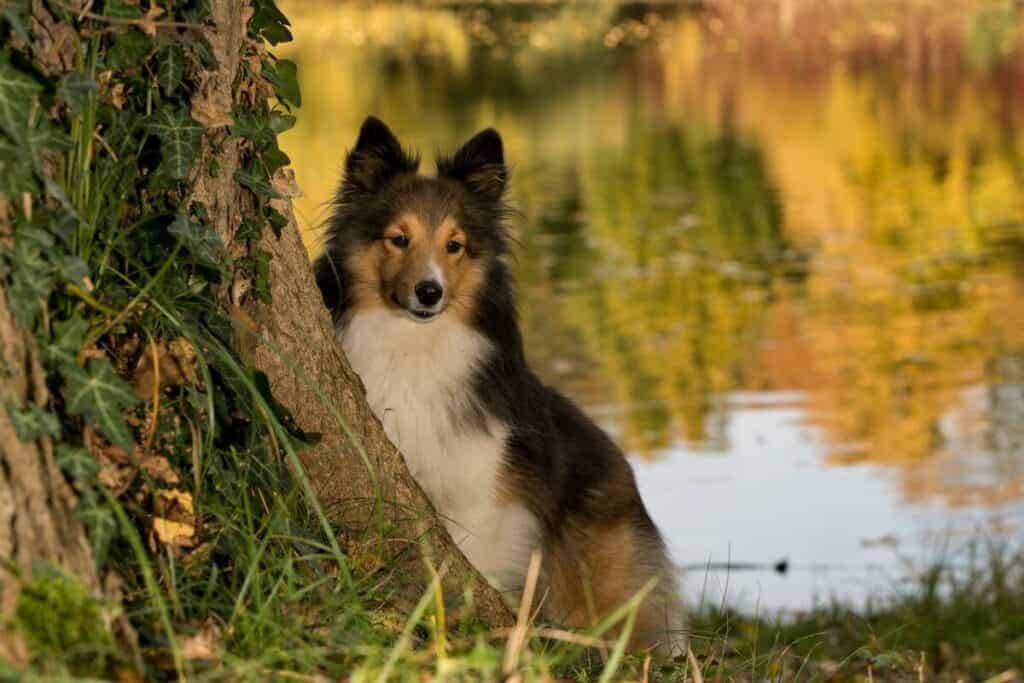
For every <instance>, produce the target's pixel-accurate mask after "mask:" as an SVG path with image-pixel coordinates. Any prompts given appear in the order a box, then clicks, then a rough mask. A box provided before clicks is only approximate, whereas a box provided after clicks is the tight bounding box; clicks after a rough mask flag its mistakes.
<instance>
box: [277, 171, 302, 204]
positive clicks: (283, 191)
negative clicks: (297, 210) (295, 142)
mask: <svg viewBox="0 0 1024 683" xmlns="http://www.w3.org/2000/svg"><path fill="white" fill-rule="evenodd" d="M270 182H271V184H272V185H273V186H274V189H275V190H277V193H278V194H280V195H281V196H282V197H288V198H295V197H301V196H302V190H301V189H299V184H298V183H297V182H295V171H293V170H292V169H290V168H279V169H277V171H276V172H275V173H274V177H273V179H271V181H270Z"/></svg>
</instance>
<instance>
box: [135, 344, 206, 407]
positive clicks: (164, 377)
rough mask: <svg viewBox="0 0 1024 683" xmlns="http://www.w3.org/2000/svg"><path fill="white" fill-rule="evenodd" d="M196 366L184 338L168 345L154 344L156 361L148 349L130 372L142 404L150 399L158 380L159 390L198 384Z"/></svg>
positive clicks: (193, 353) (192, 353)
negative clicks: (187, 383) (142, 401)
mask: <svg viewBox="0 0 1024 683" xmlns="http://www.w3.org/2000/svg"><path fill="white" fill-rule="evenodd" d="M196 362H197V361H196V351H195V348H193V346H192V344H191V343H190V342H189V341H188V340H187V339H184V338H179V339H175V340H174V341H172V342H171V343H170V344H167V343H165V342H162V341H161V342H157V343H156V357H155V358H154V354H153V347H152V346H147V347H146V350H145V351H143V352H142V354H141V355H140V356H139V360H138V362H137V363H136V364H135V370H134V371H132V386H133V387H134V389H135V394H136V395H137V396H138V397H139V398H141V399H143V400H149V399H152V398H153V390H154V389H155V388H156V383H157V380H159V382H160V387H161V388H167V387H176V386H179V385H181V384H184V383H186V382H189V383H192V384H196V383H198V381H199V375H198V373H197V372H196Z"/></svg>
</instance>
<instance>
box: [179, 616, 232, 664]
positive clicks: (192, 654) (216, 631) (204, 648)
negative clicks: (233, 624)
mask: <svg viewBox="0 0 1024 683" xmlns="http://www.w3.org/2000/svg"><path fill="white" fill-rule="evenodd" d="M221 641H222V638H221V630H220V627H219V626H218V625H217V624H216V623H214V622H213V621H212V620H210V619H207V620H206V622H205V623H204V624H203V626H202V628H200V629H199V632H198V633H196V634H195V635H194V636H189V637H188V638H186V639H185V640H184V642H182V644H181V656H182V657H184V658H185V659H215V658H216V657H217V656H218V652H219V651H220V649H221Z"/></svg>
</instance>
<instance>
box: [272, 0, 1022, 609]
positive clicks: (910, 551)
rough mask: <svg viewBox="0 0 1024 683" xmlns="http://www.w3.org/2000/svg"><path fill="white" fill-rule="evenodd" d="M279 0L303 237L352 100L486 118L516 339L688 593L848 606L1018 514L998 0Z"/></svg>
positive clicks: (1012, 227)
mask: <svg viewBox="0 0 1024 683" xmlns="http://www.w3.org/2000/svg"><path fill="white" fill-rule="evenodd" d="M285 4H286V8H285V9H286V11H287V13H288V14H289V16H290V17H292V19H293V22H294V32H295V35H296V42H295V43H293V44H292V45H291V46H290V47H286V48H285V49H283V50H281V51H280V52H281V54H282V55H283V56H286V57H288V58H290V59H293V60H295V61H296V62H297V63H298V65H299V73H300V78H301V80H302V87H303V100H304V106H303V108H302V109H301V110H300V111H299V123H298V126H297V127H296V128H295V130H293V131H291V132H289V133H288V134H286V136H285V138H284V141H283V144H284V147H285V149H286V151H287V152H288V153H289V154H290V155H291V157H292V159H293V162H294V168H295V170H296V173H297V178H298V181H299V184H300V186H301V187H302V188H303V190H304V192H305V193H306V196H305V197H304V198H302V199H300V200H299V202H298V204H297V211H298V215H299V218H300V221H301V222H302V223H303V225H304V226H305V228H306V230H307V232H306V235H307V241H308V243H309V244H310V245H311V248H312V249H314V250H315V249H316V243H317V234H316V229H315V226H316V225H317V223H318V221H319V220H320V219H322V217H323V215H324V213H323V203H324V202H325V201H326V200H327V199H328V198H329V197H330V195H331V193H332V191H333V189H334V186H335V183H336V182H337V177H338V172H339V170H340V167H341V163H342V160H343V155H344V152H345V150H346V149H348V148H349V147H350V146H351V145H352V144H353V141H354V139H355V134H356V131H357V130H358V127H359V124H360V123H361V121H362V119H363V118H364V117H365V116H366V115H367V114H368V113H375V114H377V115H379V116H381V117H383V118H384V119H385V120H386V121H387V122H388V123H389V124H390V125H392V127H393V128H394V130H395V131H396V132H397V133H398V134H399V136H400V138H402V140H403V141H404V142H405V143H406V144H408V145H411V146H414V147H418V148H419V149H420V150H421V151H422V152H424V156H425V158H426V161H427V163H425V165H424V167H425V168H429V162H430V159H431V157H432V154H431V153H432V152H433V151H434V150H436V149H441V150H451V149H453V148H454V146H456V145H457V144H459V143H460V142H462V141H464V140H465V139H467V138H468V137H469V136H470V135H471V134H472V133H473V132H475V131H476V130H478V129H480V128H483V127H485V126H489V125H494V126H496V127H497V128H498V129H499V130H500V131H501V133H502V135H503V137H504V139H505V142H506V153H507V156H508V158H509V159H510V161H511V162H512V164H513V167H514V168H513V193H512V200H513V201H514V203H515V205H516V207H517V208H518V209H519V211H520V212H521V216H520V218H519V219H518V220H517V221H516V225H515V228H516V234H517V238H518V241H519V246H518V249H517V254H516V255H517V261H516V264H515V270H516V273H517V277H518V279H519V282H520V289H521V304H522V313H523V325H524V333H525V335H526V339H527V347H528V353H529V355H530V357H531V361H532V362H533V364H534V366H535V367H536V369H537V370H538V372H539V373H540V374H541V375H542V376H543V377H544V378H545V379H546V380H547V381H548V382H550V383H552V384H553V385H555V386H557V387H559V388H560V389H562V390H564V391H565V392H566V393H568V394H569V395H571V396H572V397H574V398H575V399H576V400H577V401H578V402H579V403H581V404H582V405H583V406H584V407H585V408H586V409H587V410H588V412H590V413H591V414H592V415H594V416H595V417H596V418H597V419H598V420H599V421H600V422H601V424H602V425H603V426H604V427H606V428H607V429H608V430H609V432H611V433H612V434H613V435H614V436H615V437H616V438H617V439H618V441H619V442H620V443H621V444H622V445H623V446H624V448H626V449H627V451H628V452H629V453H630V455H631V457H632V460H633V463H634V465H635V468H636V472H637V477H638V479H639V482H640V486H641V489H642V491H643V494H644V497H645V499H646V500H647V501H648V504H649V507H650V508H651V511H652V514H653V515H654V517H655V519H656V521H657V522H658V523H659V525H660V526H661V527H662V529H663V530H664V532H665V534H666V537H667V539H668V541H669V543H670V545H671V547H672V550H673V553H674V556H675V558H676V559H677V561H678V562H679V563H680V564H682V565H687V566H689V567H690V570H689V571H688V573H687V579H686V586H687V592H688V593H689V595H690V596H691V598H692V599H693V600H700V599H704V600H715V601H718V600H725V601H727V602H730V603H732V604H735V605H737V606H739V607H741V608H743V609H747V610H754V609H760V610H798V609H805V608H807V607H810V606H812V605H813V604H815V603H816V602H821V601H823V600H827V599H830V598H833V597H836V598H839V599H842V600H845V601H848V602H851V603H854V604H863V603H864V602H865V601H866V600H867V599H869V597H871V596H877V595H881V594H884V593H886V592H887V591H891V590H897V589H899V588H900V586H901V585H902V583H903V582H905V581H907V580H908V578H909V577H911V576H912V575H913V573H914V571H915V568H920V567H921V566H923V564H925V563H926V562H928V561H929V560H932V559H935V558H936V557H937V556H938V554H939V553H940V552H941V551H942V550H943V549H946V548H954V549H955V548H956V547H957V546H959V545H962V544H963V543H966V542H968V541H969V540H970V539H976V538H985V539H996V540H999V541H1009V542H1011V543H1013V542H1017V541H1019V540H1020V538H1021V537H1022V531H1021V526H1020V524H1021V522H1022V521H1024V503H1022V501H1024V190H1022V187H1024V137H1022V130H1024V107H1022V106H1021V102H1024V99H1022V95H1024V45H1022V40H1024V39H1022V37H1021V36H1022V35H1024V30H1022V26H1024V22H1022V21H1021V16H1020V15H1019V14H1018V13H1016V12H1015V11H1014V10H1012V9H1010V4H1008V3H982V2H966V3H961V5H962V6H961V5H957V6H956V7H950V8H947V9H942V8H941V7H940V6H938V5H937V6H935V7H927V6H924V5H922V4H921V3H877V4H876V3H854V2H849V3H830V4H829V5H828V6H827V8H822V7H821V6H820V3H813V2H809V1H808V2H803V1H801V0H788V1H786V0H780V2H777V3H773V2H760V3H748V4H745V3H729V4H722V5H718V6H715V5H714V3H712V6H711V8H710V9H706V10H704V11H699V12H698V11H691V10H687V9H686V8H683V7H680V6H674V5H671V4H665V3H657V4H651V5H642V4H616V3H585V4H578V5H575V4H574V5H568V6H559V5H550V4H538V5H530V4H521V3H516V4H513V5H504V6H492V5H488V4H478V3H474V4H459V5H455V6H451V7H438V6H435V7H434V8H433V9H427V8H423V7H416V6H411V5H391V4H387V3H376V4H373V5H368V6H357V5H349V4H335V3H328V2H323V3H321V2H306V1H304V2H297V1H296V2H292V3H290V5H291V6H287V5H288V4H289V3H285ZM780 560H785V561H786V562H787V568H788V571H787V572H786V573H785V574H780V573H777V572H775V571H774V570H773V569H772V567H771V565H773V564H774V563H776V562H778V561H780ZM727 563H733V564H737V565H739V566H737V567H735V568H734V569H731V570H725V569H722V568H719V567H720V565H721V564H727ZM701 567H707V568H706V569H703V568H701Z"/></svg>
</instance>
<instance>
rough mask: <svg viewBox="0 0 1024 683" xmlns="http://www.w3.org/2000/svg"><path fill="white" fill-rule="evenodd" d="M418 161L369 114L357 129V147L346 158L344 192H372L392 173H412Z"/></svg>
mask: <svg viewBox="0 0 1024 683" xmlns="http://www.w3.org/2000/svg"><path fill="white" fill-rule="evenodd" d="M419 165H420V160H419V159H418V158H417V157H416V156H414V155H411V154H408V153H407V152H406V151H405V150H403V149H402V145H401V144H399V142H398V138H396V137H395V134H394V133H392V132H391V129H390V128H388V127H387V126H386V125H385V124H384V122H383V121H381V120H380V119H378V118H377V117H375V116H368V117H367V118H366V120H365V121H363V125H362V127H361V128H360V129H359V139H358V140H356V146H355V147H354V148H352V151H351V152H349V153H348V157H347V158H346V159H345V182H344V185H343V192H344V193H345V194H357V193H373V192H377V191H378V190H380V189H381V188H382V187H384V185H385V184H386V183H387V182H388V181H389V180H391V179H392V178H394V177H395V176H398V175H401V174H403V173H415V172H416V169H417V168H418V167H419Z"/></svg>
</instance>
